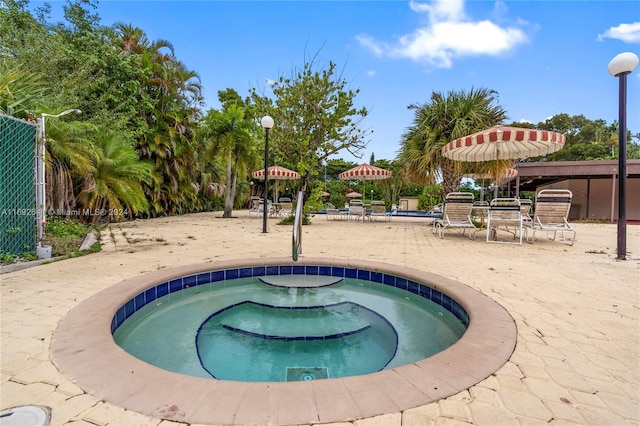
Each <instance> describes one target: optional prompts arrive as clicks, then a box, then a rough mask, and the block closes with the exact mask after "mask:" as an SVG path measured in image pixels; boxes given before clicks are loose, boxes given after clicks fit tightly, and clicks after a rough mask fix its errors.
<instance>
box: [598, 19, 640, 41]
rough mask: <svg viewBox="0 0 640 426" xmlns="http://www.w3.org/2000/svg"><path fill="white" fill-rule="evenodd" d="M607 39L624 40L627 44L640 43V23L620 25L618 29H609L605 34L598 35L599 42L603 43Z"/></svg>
mask: <svg viewBox="0 0 640 426" xmlns="http://www.w3.org/2000/svg"><path fill="white" fill-rule="evenodd" d="M605 38H613V39H616V40H622V41H624V42H625V43H640V22H632V23H630V24H620V25H618V26H617V27H611V28H609V29H608V30H606V31H605V32H604V34H598V40H599V41H603V40H604V39H605Z"/></svg>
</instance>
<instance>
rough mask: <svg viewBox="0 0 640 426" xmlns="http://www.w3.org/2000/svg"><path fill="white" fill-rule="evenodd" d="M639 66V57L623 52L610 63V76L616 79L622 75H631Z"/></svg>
mask: <svg viewBox="0 0 640 426" xmlns="http://www.w3.org/2000/svg"><path fill="white" fill-rule="evenodd" d="M637 66H638V55H636V54H635V53H631V52H623V53H620V54H618V55H616V57H615V58H613V59H612V60H611V62H609V66H608V69H609V74H611V75H612V76H614V77H616V76H618V75H620V74H622V73H630V72H633V70H635V69H636V67H637Z"/></svg>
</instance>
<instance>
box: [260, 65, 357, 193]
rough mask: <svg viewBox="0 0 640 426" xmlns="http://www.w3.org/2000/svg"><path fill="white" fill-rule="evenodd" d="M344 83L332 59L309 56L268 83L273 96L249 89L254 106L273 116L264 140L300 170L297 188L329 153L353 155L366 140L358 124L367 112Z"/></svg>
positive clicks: (315, 173)
mask: <svg viewBox="0 0 640 426" xmlns="http://www.w3.org/2000/svg"><path fill="white" fill-rule="evenodd" d="M347 87H348V83H347V81H346V80H345V79H344V77H342V75H340V74H339V73H337V71H336V64H335V63H333V62H329V64H328V66H326V67H323V66H319V65H318V64H316V63H315V62H314V59H313V58H312V59H310V60H308V61H306V62H305V64H304V65H303V67H302V69H297V70H294V71H293V72H292V75H290V76H284V75H282V76H280V77H279V78H278V79H277V80H276V81H275V82H274V83H273V85H272V87H271V89H272V91H273V98H269V97H267V96H264V95H261V94H259V92H258V90H257V89H253V90H252V93H251V94H252V100H253V102H254V103H255V104H256V108H257V110H258V111H262V112H264V114H265V115H267V114H268V115H270V116H271V117H272V118H273V119H274V122H275V126H274V128H273V129H272V130H271V133H270V134H271V135H272V136H271V140H272V141H273V143H272V144H271V143H270V144H271V145H272V146H273V149H274V150H275V151H276V152H278V153H279V154H280V155H281V158H282V159H283V160H284V159H286V162H287V164H286V165H288V166H290V168H293V169H294V170H297V171H298V172H299V173H300V175H301V182H300V185H301V188H302V190H307V189H308V185H309V182H310V180H311V179H312V178H313V177H315V176H317V174H318V173H319V171H320V170H321V168H322V163H323V161H325V160H327V159H328V158H329V157H330V156H333V155H336V154H338V153H339V152H341V151H343V150H346V151H348V152H350V153H352V154H356V155H359V154H361V151H362V149H364V148H365V147H366V145H367V140H366V137H367V136H366V135H367V130H365V129H362V128H361V125H362V122H363V120H364V118H365V117H366V116H367V114H368V111H367V109H366V108H364V107H360V108H358V107H356V106H355V98H356V96H357V95H358V93H359V90H357V89H356V90H352V89H348V88H347ZM271 164H272V163H271Z"/></svg>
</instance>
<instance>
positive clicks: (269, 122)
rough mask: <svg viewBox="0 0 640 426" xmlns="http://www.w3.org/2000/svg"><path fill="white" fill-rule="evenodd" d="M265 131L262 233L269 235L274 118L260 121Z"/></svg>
mask: <svg viewBox="0 0 640 426" xmlns="http://www.w3.org/2000/svg"><path fill="white" fill-rule="evenodd" d="M260 125H261V126H262V128H263V129H264V205H263V207H262V233H263V234H266V233H267V215H268V214H269V209H268V205H269V201H268V199H267V185H268V183H269V130H270V129H271V128H272V127H273V118H271V117H269V116H268V115H265V116H264V117H262V119H261V120H260Z"/></svg>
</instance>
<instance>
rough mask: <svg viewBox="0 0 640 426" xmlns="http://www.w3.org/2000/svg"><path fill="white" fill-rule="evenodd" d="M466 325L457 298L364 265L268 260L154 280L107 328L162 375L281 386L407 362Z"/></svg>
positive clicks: (448, 343) (454, 338) (435, 349)
mask: <svg viewBox="0 0 640 426" xmlns="http://www.w3.org/2000/svg"><path fill="white" fill-rule="evenodd" d="M227 277H229V278H228V279H227ZM467 323H468V315H467V313H466V312H465V311H464V309H462V307H461V306H460V305H459V304H458V303H457V302H456V301H455V300H453V299H451V298H450V297H448V296H446V295H443V294H441V293H440V292H439V291H437V290H435V289H433V288H431V287H429V286H427V285H426V284H423V283H419V282H415V281H413V280H407V279H406V278H402V277H397V276H395V275H392V274H388V273H376V272H373V273H372V271H369V270H366V269H356V268H344V267H333V266H320V265H306V266H297V265H296V266H293V267H291V266H288V265H276V266H274V267H270V268H263V267H260V266H246V267H243V268H232V269H227V270H216V271H209V272H205V273H200V274H198V275H194V276H184V277H179V278H175V279H173V280H171V281H169V282H167V283H159V284H158V285H156V286H155V287H153V288H150V289H147V290H145V291H144V292H141V293H140V294H138V295H137V296H135V297H133V298H132V299H131V300H129V301H128V302H127V303H125V304H124V305H123V307H121V308H120V309H119V310H118V312H116V315H115V316H114V318H113V321H112V328H113V329H114V330H113V334H114V339H115V341H116V343H118V345H120V346H121V347H122V348H123V349H125V350H126V351H127V352H129V353H130V354H132V355H134V356H136V357H137V358H139V359H142V360H144V361H146V362H149V363H150V364H153V365H156V366H158V367H161V368H164V369H166V370H169V371H175V372H178V373H183V374H189V375H193V376H197V377H213V378H217V379H223V380H239V381H270V382H280V381H292V380H312V379H319V378H329V377H332V378H335V377H345V376H353V375H359V374H367V373H373V372H376V371H380V370H382V369H385V368H393V367H397V366H400V365H404V364H408V363H410V362H414V361H417V360H420V359H422V358H426V357H428V356H431V355H433V354H435V353H437V352H439V351H441V350H443V349H445V348H447V347H449V346H451V345H452V344H454V343H455V342H456V341H457V340H458V339H459V338H460V337H461V336H462V335H463V334H464V332H465V330H466V324H467ZM166 347H172V348H173V350H171V351H166V350H162V348H166Z"/></svg>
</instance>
